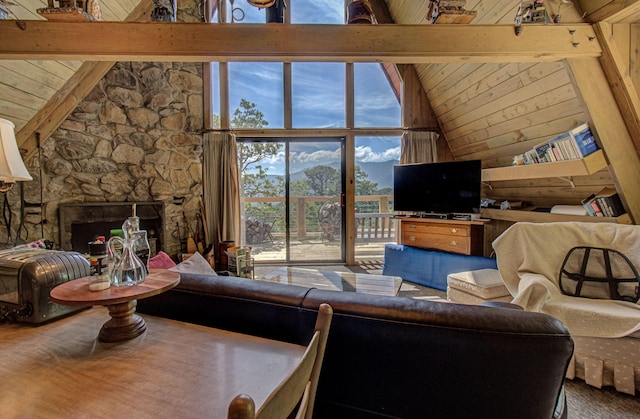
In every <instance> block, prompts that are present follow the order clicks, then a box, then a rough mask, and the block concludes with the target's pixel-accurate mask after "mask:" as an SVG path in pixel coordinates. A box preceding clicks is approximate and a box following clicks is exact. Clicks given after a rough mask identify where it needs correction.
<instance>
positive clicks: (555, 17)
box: [553, 0, 573, 23]
mask: <svg viewBox="0 0 640 419" xmlns="http://www.w3.org/2000/svg"><path fill="white" fill-rule="evenodd" d="M563 4H566V5H569V6H573V2H572V1H571V0H560V4H559V5H558V11H557V12H556V14H554V15H553V23H560V21H561V20H562V13H560V11H561V10H562V5H563Z"/></svg>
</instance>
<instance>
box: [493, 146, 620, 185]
mask: <svg viewBox="0 0 640 419" xmlns="http://www.w3.org/2000/svg"><path fill="white" fill-rule="evenodd" d="M607 166H608V163H607V160H606V159H605V157H604V153H603V152H602V150H598V151H596V152H594V153H591V154H589V155H588V156H587V157H585V158H584V159H580V160H577V159H576V160H564V161H558V162H552V163H539V164H528V165H520V166H507V167H495V168H491V169H483V170H482V181H483V182H492V181H500V180H522V179H538V178H548V177H559V178H567V177H571V176H587V175H592V174H594V173H596V172H598V171H600V170H602V169H604V168H605V167H607Z"/></svg>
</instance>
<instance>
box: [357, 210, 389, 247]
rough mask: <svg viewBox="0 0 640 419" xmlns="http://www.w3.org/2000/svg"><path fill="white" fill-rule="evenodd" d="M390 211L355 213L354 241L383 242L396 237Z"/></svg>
mask: <svg viewBox="0 0 640 419" xmlns="http://www.w3.org/2000/svg"><path fill="white" fill-rule="evenodd" d="M392 217H393V214H391V213H384V214H381V213H377V214H370V213H364V214H361V213H356V242H357V243H370V242H385V241H394V240H395V238H396V224H395V220H394V219H393V218H392Z"/></svg>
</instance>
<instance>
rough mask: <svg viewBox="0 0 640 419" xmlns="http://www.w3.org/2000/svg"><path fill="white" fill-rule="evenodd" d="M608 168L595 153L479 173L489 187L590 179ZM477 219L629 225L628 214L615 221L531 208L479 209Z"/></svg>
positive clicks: (609, 218)
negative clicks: (553, 179) (554, 179)
mask: <svg viewBox="0 0 640 419" xmlns="http://www.w3.org/2000/svg"><path fill="white" fill-rule="evenodd" d="M608 165H609V164H608V163H607V160H606V158H605V156H604V153H603V151H602V150H597V151H595V152H593V153H591V154H589V155H588V156H586V157H585V158H583V159H576V160H564V161H559V162H550V163H538V164H529V165H520V166H507V167H496V168H490V169H483V170H482V181H483V182H485V183H489V182H492V181H509V180H525V179H541V178H550V177H558V178H565V179H566V178H569V179H571V177H572V176H588V175H592V174H594V173H596V172H599V171H600V170H602V169H604V168H606V167H607V166H608ZM570 181H571V180H570ZM571 182H572V181H571ZM480 216H481V217H482V218H489V219H493V220H502V221H513V222H518V221H528V222H536V223H546V222H559V221H586V222H594V223H602V222H608V223H618V224H633V221H632V219H631V217H630V216H629V214H623V215H621V216H619V217H596V216H587V215H567V214H551V213H548V212H538V211H534V208H524V209H521V210H500V209H493V208H483V209H482V210H481V211H480Z"/></svg>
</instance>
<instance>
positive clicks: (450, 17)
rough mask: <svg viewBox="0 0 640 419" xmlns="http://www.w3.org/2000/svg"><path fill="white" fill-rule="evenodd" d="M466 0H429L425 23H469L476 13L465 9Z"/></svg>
mask: <svg viewBox="0 0 640 419" xmlns="http://www.w3.org/2000/svg"><path fill="white" fill-rule="evenodd" d="M466 3H467V2H466V0H462V1H440V0H431V1H430V2H429V9H428V11H427V17H426V19H427V23H432V24H435V23H441V24H443V23H470V22H471V21H472V20H473V19H474V18H475V17H476V15H477V14H478V13H477V12H476V11H475V10H465V9H464V6H465V5H466Z"/></svg>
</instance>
